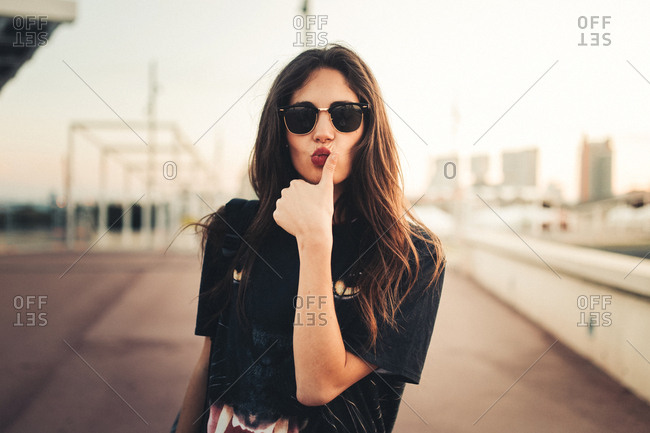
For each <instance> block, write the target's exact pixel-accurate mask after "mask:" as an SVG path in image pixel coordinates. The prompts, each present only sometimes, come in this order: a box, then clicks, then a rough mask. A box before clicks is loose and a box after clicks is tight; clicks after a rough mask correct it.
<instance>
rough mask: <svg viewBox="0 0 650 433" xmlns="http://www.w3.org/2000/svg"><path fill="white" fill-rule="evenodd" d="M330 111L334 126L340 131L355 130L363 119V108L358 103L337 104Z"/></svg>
mask: <svg viewBox="0 0 650 433" xmlns="http://www.w3.org/2000/svg"><path fill="white" fill-rule="evenodd" d="M330 112H331V115H332V123H333V124H334V127H335V128H336V129H338V130H339V131H341V132H352V131H356V130H357V129H358V128H359V126H360V125H361V121H362V120H363V110H362V109H361V107H359V106H358V105H352V104H350V105H338V106H336V107H334V108H332V109H331V110H330Z"/></svg>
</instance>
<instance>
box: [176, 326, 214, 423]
mask: <svg viewBox="0 0 650 433" xmlns="http://www.w3.org/2000/svg"><path fill="white" fill-rule="evenodd" d="M209 362H210V337H205V340H204V342H203V349H202V350H201V355H200V356H199V360H198V361H197V363H196V366H195V367H194V371H193V372H192V376H190V382H189V384H188V385H187V391H186V392H185V398H183V405H182V406H181V415H180V418H179V420H178V427H177V428H176V432H177V433H197V432H198V431H199V428H200V425H201V423H200V422H196V423H195V421H196V420H197V419H199V418H200V417H201V415H202V413H203V404H204V402H205V393H206V389H207V388H206V386H207V385H206V384H207V381H208V366H209Z"/></svg>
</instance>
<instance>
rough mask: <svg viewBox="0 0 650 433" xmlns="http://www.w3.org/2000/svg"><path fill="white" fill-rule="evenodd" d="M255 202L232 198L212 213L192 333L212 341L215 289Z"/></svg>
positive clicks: (215, 322) (238, 243) (216, 320)
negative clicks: (209, 338) (210, 338)
mask: <svg viewBox="0 0 650 433" xmlns="http://www.w3.org/2000/svg"><path fill="white" fill-rule="evenodd" d="M257 207H258V201H257V200H244V199H241V198H233V199H232V200H230V201H229V202H228V203H226V205H225V206H223V207H222V208H220V209H219V210H218V211H217V212H215V214H214V217H213V218H212V222H211V223H210V224H209V228H208V238H207V240H206V243H205V250H204V251H203V266H202V269H201V283H200V286H199V305H198V311H197V315H196V327H195V329H194V333H195V334H196V335H203V336H206V337H212V336H213V335H214V333H215V331H216V326H217V323H218V317H217V306H216V305H215V302H216V301H215V297H214V296H212V291H213V289H214V287H215V286H216V285H217V283H219V282H220V281H221V280H222V279H223V278H225V277H226V273H227V272H228V270H229V269H230V265H231V262H232V259H233V257H234V256H235V254H236V252H237V250H238V249H239V246H240V245H241V239H242V236H243V235H244V233H245V231H246V229H247V228H248V225H249V224H250V222H251V220H252V219H253V217H254V215H255V212H256V211H257Z"/></svg>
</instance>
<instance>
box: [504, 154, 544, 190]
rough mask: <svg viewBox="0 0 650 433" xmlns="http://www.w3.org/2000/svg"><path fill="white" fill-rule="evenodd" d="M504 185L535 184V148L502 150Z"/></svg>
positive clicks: (522, 185) (521, 185)
mask: <svg viewBox="0 0 650 433" xmlns="http://www.w3.org/2000/svg"><path fill="white" fill-rule="evenodd" d="M502 167H503V185H504V186H517V187H524V186H532V187H534V186H537V149H527V150H519V151H510V152H503V154H502Z"/></svg>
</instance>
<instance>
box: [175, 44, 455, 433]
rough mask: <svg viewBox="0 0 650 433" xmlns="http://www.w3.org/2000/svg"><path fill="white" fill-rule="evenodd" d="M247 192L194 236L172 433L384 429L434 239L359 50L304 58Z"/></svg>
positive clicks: (278, 102)
mask: <svg viewBox="0 0 650 433" xmlns="http://www.w3.org/2000/svg"><path fill="white" fill-rule="evenodd" d="M249 174H250V180H251V183H252V185H253V187H254V190H255V192H256V194H257V196H258V197H259V200H255V201H249V202H244V201H242V200H233V201H231V202H229V203H228V204H226V205H225V206H224V207H222V208H221V209H219V211H217V212H216V213H214V214H212V215H209V216H208V217H207V220H206V221H204V222H202V223H200V224H199V225H200V226H201V227H202V229H203V247H204V250H205V253H204V261H203V271H202V277H201V287H200V297H199V312H198V317H197V326H196V334H197V335H203V336H205V344H204V347H203V351H202V353H201V355H200V357H199V361H198V363H197V365H196V368H195V369H194V372H193V374H192V377H191V379H190V383H189V386H188V390H187V393H186V396H185V399H184V401H183V406H182V409H181V414H180V419H179V425H178V432H190V431H191V432H196V431H206V430H207V431H208V432H210V433H212V432H268V433H271V432H276V433H277V432H283V433H284V432H292V433H293V432H390V431H392V428H393V424H394V422H395V418H396V416H397V410H398V407H399V403H400V400H401V395H402V392H403V390H404V385H405V382H410V383H418V382H419V379H420V372H421V370H422V367H423V364H424V359H425V356H426V352H427V349H428V346H429V342H430V338H431V332H432V330H433V325H434V321H435V317H436V313H437V309H438V304H439V300H440V292H441V289H442V283H443V279H444V271H445V258H444V253H443V251H442V247H441V244H440V241H439V239H438V238H437V237H436V236H435V235H434V234H433V233H431V232H430V231H429V230H428V229H427V228H426V227H425V226H424V225H423V224H422V223H420V222H419V221H418V220H417V219H416V218H415V217H414V216H413V215H411V214H410V212H409V211H408V209H407V208H406V206H405V204H404V197H403V191H402V177H401V171H400V167H399V162H398V156H397V149H396V144H395V141H394V139H393V136H392V133H391V130H390V126H389V124H388V119H387V116H386V112H385V110H384V105H383V101H382V99H381V96H380V92H379V87H378V85H377V83H376V81H375V79H374V77H373V75H372V73H371V71H370V69H369V68H368V67H367V66H366V64H365V63H364V62H363V61H362V60H361V59H360V58H359V57H358V56H357V55H356V54H355V53H354V52H353V51H351V50H349V49H347V48H345V47H343V46H340V45H330V46H328V47H325V48H323V49H312V50H308V51H304V52H303V53H301V54H300V55H298V56H297V57H296V58H295V59H294V60H293V61H291V62H290V63H289V64H288V65H287V66H286V67H285V68H284V69H283V70H282V71H281V72H280V74H279V75H278V77H277V78H276V80H275V82H274V83H273V85H272V87H271V90H270V92H269V95H268V98H267V100H266V103H265V105H264V109H263V112H262V116H261V120H260V124H259V130H258V135H257V139H256V142H255V147H254V149H253V152H252V154H251V161H250V171H249Z"/></svg>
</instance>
